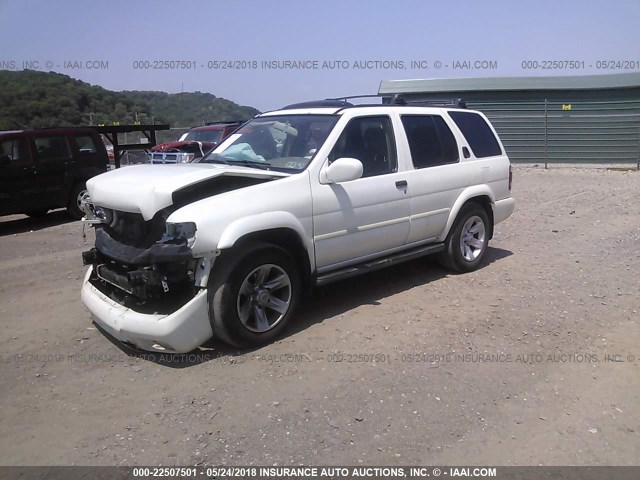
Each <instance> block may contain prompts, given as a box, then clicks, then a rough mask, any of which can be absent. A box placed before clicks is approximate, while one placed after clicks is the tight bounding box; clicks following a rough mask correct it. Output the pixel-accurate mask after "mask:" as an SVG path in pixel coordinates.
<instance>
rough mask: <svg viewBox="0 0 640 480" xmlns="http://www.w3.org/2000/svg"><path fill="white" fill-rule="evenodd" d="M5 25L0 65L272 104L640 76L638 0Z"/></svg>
mask: <svg viewBox="0 0 640 480" xmlns="http://www.w3.org/2000/svg"><path fill="white" fill-rule="evenodd" d="M0 25H2V28H0V69H5V70H7V69H8V70H22V69H23V68H24V67H25V66H27V67H30V68H34V69H38V70H41V71H50V70H51V71H56V72H59V73H64V74H66V75H69V76H72V77H74V78H77V79H80V80H83V81H86V82H89V83H91V84H94V85H100V86H102V87H105V88H107V89H109V90H115V91H120V90H161V91H165V92H169V93H176V92H180V91H185V92H193V91H201V92H208V93H212V94H214V95H216V96H218V97H223V98H227V99H229V100H232V101H234V102H237V103H239V104H241V105H250V106H253V107H255V108H257V109H259V110H262V111H264V110H271V109H275V108H278V107H281V106H284V105H286V104H289V103H295V102H301V101H307V100H315V99H320V98H328V97H337V96H345V95H358V94H375V93H377V91H378V87H379V85H380V81H381V80H399V79H409V78H460V77H481V76H482V77H485V76H500V77H501V76H515V77H517V76H532V75H590V74H607V73H625V72H629V71H640V65H639V62H640V2H639V1H638V0H618V1H616V0H608V1H605V0H600V1H592V0H582V1H580V2H576V1H568V0H553V1H547V0H538V1H528V2H514V1H506V0H493V1H492V0H484V1H482V0H478V1H473V0H447V1H437V2H436V1H430V0H395V1H384V2H383V1H378V0H370V1H366V0H361V1H355V0H342V1H337V0H322V1H319V0H311V1H302V0H300V1H294V0H271V1H264V0H263V1H259V0H241V1H231V0H225V1H217V0H208V1H206V0H194V1H189V0H185V1H168V0H167V1H161V0H156V1H151V0H138V1H131V0H127V1H122V0H110V1H109V2H98V1H87V0H59V1H50V0H49V1H44V0H0ZM550 60H556V61H557V60H561V61H565V60H566V61H573V62H574V63H573V64H572V65H573V67H575V68H570V67H569V64H568V63H566V64H565V63H563V64H562V66H563V68H561V69H558V68H551V69H548V68H545V69H543V68H542V67H543V66H546V67H550V66H553V64H551V63H549V62H548V61H550ZM286 61H298V62H303V65H304V66H306V67H307V69H300V68H296V67H299V65H292V64H288V65H287V64H285V63H284V62H286ZM611 61H613V62H617V61H621V62H624V61H627V62H628V63H627V64H621V65H617V64H616V63H613V64H609V63H607V62H611ZM264 62H271V63H264ZM325 62H327V63H325ZM331 62H333V63H331ZM412 62H418V63H417V64H413V63H412ZM523 62H524V63H523ZM536 62H537V63H536ZM555 66H556V67H557V66H558V64H557V63H556V65H555ZM598 66H600V67H607V68H598ZM619 66H626V67H631V68H632V70H626V69H622V68H618V67H619ZM161 67H165V68H161ZM222 67H233V68H222ZM523 67H524V68H523ZM610 67H612V68H610Z"/></svg>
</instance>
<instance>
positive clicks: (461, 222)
mask: <svg viewBox="0 0 640 480" xmlns="http://www.w3.org/2000/svg"><path fill="white" fill-rule="evenodd" d="M478 224H481V225H480V226H479V227H477V232H476V233H473V230H474V229H476V225H478ZM469 227H470V228H469ZM490 228H491V227H490V225H489V216H488V215H487V212H486V211H485V209H484V208H483V207H482V206H481V205H480V204H478V203H475V202H472V203H467V204H466V205H464V206H463V207H462V209H460V212H459V213H458V216H457V218H456V221H455V223H454V224H453V227H452V228H451V231H450V232H449V235H447V238H446V240H445V242H444V244H445V250H444V251H443V252H442V253H441V254H440V255H439V257H438V260H439V263H440V264H441V265H442V266H443V267H445V268H447V269H449V270H452V271H454V272H459V273H464V272H471V271H473V270H476V269H477V268H478V267H479V266H480V263H481V262H482V259H483V257H484V255H485V253H486V251H487V247H488V245H489V232H490ZM463 230H465V232H464V233H463ZM463 235H464V236H465V238H466V239H467V240H465V241H464V242H461V239H462V237H463ZM471 244H473V245H471ZM463 245H464V246H463Z"/></svg>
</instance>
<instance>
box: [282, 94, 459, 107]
mask: <svg viewBox="0 0 640 480" xmlns="http://www.w3.org/2000/svg"><path fill="white" fill-rule="evenodd" d="M354 98H380V99H382V105H389V106H391V105H398V106H404V105H406V106H415V107H451V108H467V103H466V102H465V101H464V100H463V99H462V98H458V99H457V100H406V99H405V98H404V97H403V96H402V95H393V96H391V95H384V94H375V95H349V96H345V97H335V98H325V99H324V100H313V101H310V102H302V103H293V104H291V105H287V106H286V107H284V108H283V109H282V110H292V109H295V108H322V107H325V108H340V109H343V108H349V107H364V106H369V105H370V104H357V105H356V104H353V103H351V102H348V100H352V99H354Z"/></svg>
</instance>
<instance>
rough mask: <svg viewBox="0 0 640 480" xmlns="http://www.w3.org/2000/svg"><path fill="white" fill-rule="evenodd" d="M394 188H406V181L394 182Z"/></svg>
mask: <svg viewBox="0 0 640 480" xmlns="http://www.w3.org/2000/svg"><path fill="white" fill-rule="evenodd" d="M396 188H407V181H406V180H398V181H397V182H396Z"/></svg>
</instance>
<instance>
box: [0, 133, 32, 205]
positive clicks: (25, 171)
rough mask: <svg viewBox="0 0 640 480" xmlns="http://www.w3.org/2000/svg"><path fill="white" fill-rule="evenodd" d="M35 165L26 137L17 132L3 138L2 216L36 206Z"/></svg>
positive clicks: (0, 166)
mask: <svg viewBox="0 0 640 480" xmlns="http://www.w3.org/2000/svg"><path fill="white" fill-rule="evenodd" d="M35 173H36V165H35V163H34V161H33V158H32V156H31V152H30V150H29V144H28V141H27V137H26V136H24V135H20V134H16V135H9V136H3V138H2V140H0V215H7V214H10V213H18V212H25V211H28V210H30V209H33V208H37V202H38V196H39V195H38V194H39V193H40V191H39V189H38V185H37V182H36V180H35Z"/></svg>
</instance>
